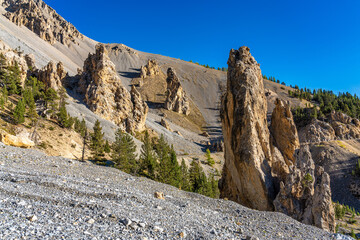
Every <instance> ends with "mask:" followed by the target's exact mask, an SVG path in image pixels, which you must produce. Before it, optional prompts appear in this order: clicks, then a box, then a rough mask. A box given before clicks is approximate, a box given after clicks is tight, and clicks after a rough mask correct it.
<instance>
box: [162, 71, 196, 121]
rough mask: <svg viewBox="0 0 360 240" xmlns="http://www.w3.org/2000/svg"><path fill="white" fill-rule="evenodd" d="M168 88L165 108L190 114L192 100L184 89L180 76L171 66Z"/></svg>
mask: <svg viewBox="0 0 360 240" xmlns="http://www.w3.org/2000/svg"><path fill="white" fill-rule="evenodd" d="M166 82H167V90H166V101H165V104H164V107H165V109H167V110H170V111H174V112H177V113H182V114H185V115H189V114H190V102H189V99H188V97H187V96H186V93H185V91H184V90H183V88H182V86H181V83H180V80H179V78H178V77H177V76H176V73H175V70H174V69H173V68H169V69H168V70H167V79H166Z"/></svg>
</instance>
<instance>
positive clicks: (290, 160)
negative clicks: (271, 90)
mask: <svg viewBox="0 0 360 240" xmlns="http://www.w3.org/2000/svg"><path fill="white" fill-rule="evenodd" d="M270 131H271V135H272V136H273V137H274V141H275V145H276V147H277V148H278V149H279V150H280V152H281V153H282V155H283V156H284V159H285V161H286V164H287V165H292V164H294V163H295V158H294V153H295V150H296V149H298V148H299V147H300V142H299V137H298V133H297V129H296V126H295V122H294V119H293V116H292V113H291V110H290V106H289V105H288V104H284V102H283V101H281V100H280V99H276V101H275V108H274V111H273V113H272V117H271V126H270Z"/></svg>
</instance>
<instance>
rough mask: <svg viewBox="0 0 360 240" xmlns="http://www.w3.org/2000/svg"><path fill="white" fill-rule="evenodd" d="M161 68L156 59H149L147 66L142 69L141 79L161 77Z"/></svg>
mask: <svg viewBox="0 0 360 240" xmlns="http://www.w3.org/2000/svg"><path fill="white" fill-rule="evenodd" d="M160 71H161V69H160V66H159V64H158V63H157V62H156V61H155V60H154V59H149V60H148V62H147V63H146V65H145V66H142V67H141V69H140V77H141V78H146V77H152V76H157V75H160Z"/></svg>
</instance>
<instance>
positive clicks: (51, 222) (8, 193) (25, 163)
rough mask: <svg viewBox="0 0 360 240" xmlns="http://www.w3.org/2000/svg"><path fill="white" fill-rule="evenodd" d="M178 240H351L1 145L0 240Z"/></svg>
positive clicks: (283, 218)
mask: <svg viewBox="0 0 360 240" xmlns="http://www.w3.org/2000/svg"><path fill="white" fill-rule="evenodd" d="M154 192H164V194H165V200H161V199H157V198H155V197H154ZM180 238H183V239H253V240H255V239H352V238H349V237H345V236H342V235H334V234H330V233H327V232H325V231H323V230H321V229H318V228H315V227H312V226H307V225H304V224H301V223H299V222H297V221H295V220H293V219H291V218H290V217H287V216H285V215H283V214H280V213H274V212H260V211H254V210H250V209H248V208H246V207H243V206H241V205H239V204H236V203H234V202H231V201H225V200H217V199H211V198H207V197H204V196H201V195H198V194H195V193H188V192H184V191H181V190H179V189H177V188H174V187H171V186H168V185H165V184H161V183H157V182H154V181H151V180H149V179H145V178H137V177H133V176H130V175H128V174H125V173H123V172H121V171H119V170H117V169H114V168H108V167H101V166H96V165H93V164H92V163H88V162H86V163H81V162H77V161H74V160H69V159H65V158H61V157H48V156H46V155H44V154H43V153H40V152H38V151H36V150H25V149H20V148H13V147H9V146H4V145H2V144H1V145H0V239H144V240H145V239H149V240H150V239H180Z"/></svg>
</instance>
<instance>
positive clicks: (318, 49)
mask: <svg viewBox="0 0 360 240" xmlns="http://www.w3.org/2000/svg"><path fill="white" fill-rule="evenodd" d="M45 2H46V3H47V4H49V5H50V6H51V7H53V8H54V9H55V10H56V11H57V12H58V13H60V14H61V15H62V16H63V17H64V18H65V19H66V20H68V21H70V22H71V23H73V24H74V25H75V26H76V27H77V28H78V29H79V31H80V32H82V33H83V34H85V35H87V36H88V37H90V38H92V39H94V40H97V41H100V42H103V43H123V44H125V45H128V46H130V47H132V48H135V49H137V50H141V51H145V52H151V53H158V54H162V55H165V56H170V57H174V58H180V59H183V60H193V61H196V62H199V63H202V64H209V65H210V66H214V67H223V66H227V64H226V62H227V59H228V55H229V51H230V49H231V48H238V47H240V46H243V45H246V46H249V47H250V50H251V53H252V55H253V56H254V57H255V59H256V60H257V61H258V62H259V63H260V64H261V69H262V72H263V74H266V75H272V76H275V77H276V78H278V79H280V80H281V81H284V82H286V83H287V84H288V85H289V84H292V85H295V84H297V85H299V86H300V87H305V86H306V87H309V88H323V89H329V90H333V91H336V92H337V91H349V92H351V93H357V95H360V73H359V69H360V27H359V26H360V1H358V0H342V1H333V0H327V1H323V0H315V1H314V0H312V1H308V0H303V1H293V0H284V1H269V0H253V1H239V0H238V1H235V0H223V1H211V0H208V1H202V0H192V1H188V0H182V1H176V0H174V1H162V0H159V1H157V0H153V1H134V0H132V1H130V0H127V1H119V0H117V1H116V0H109V1H94V0H87V1H85V0H77V1H74V0H72V1H70V0H61V1H59V0H45Z"/></svg>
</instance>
